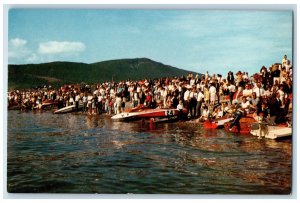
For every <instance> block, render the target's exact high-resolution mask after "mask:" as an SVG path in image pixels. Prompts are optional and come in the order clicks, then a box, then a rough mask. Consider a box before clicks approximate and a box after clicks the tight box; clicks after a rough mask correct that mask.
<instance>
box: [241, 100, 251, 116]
mask: <svg viewBox="0 0 300 203" xmlns="http://www.w3.org/2000/svg"><path fill="white" fill-rule="evenodd" d="M241 108H242V109H243V110H244V111H246V112H247V113H249V112H250V102H249V101H248V100H247V99H246V97H245V96H243V97H242V102H241Z"/></svg>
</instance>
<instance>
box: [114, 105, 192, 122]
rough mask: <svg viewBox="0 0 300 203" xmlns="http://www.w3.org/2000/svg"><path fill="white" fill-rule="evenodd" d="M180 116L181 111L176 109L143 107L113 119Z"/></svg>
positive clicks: (184, 111)
mask: <svg viewBox="0 0 300 203" xmlns="http://www.w3.org/2000/svg"><path fill="white" fill-rule="evenodd" d="M182 113H183V114H187V109H184V110H183V112H182ZM178 115H179V110H177V109H175V108H156V109H150V108H147V107H145V106H143V105H141V106H138V107H136V108H133V109H131V110H129V111H128V112H123V113H119V114H117V115H114V116H112V117H111V119H113V120H135V119H143V118H170V119H174V117H176V116H178Z"/></svg>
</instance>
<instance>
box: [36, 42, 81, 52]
mask: <svg viewBox="0 0 300 203" xmlns="http://www.w3.org/2000/svg"><path fill="white" fill-rule="evenodd" d="M84 50H85V45H84V44H83V43H82V42H69V41H63V42H58V41H49V42H44V43H40V44H39V48H38V53H40V54H61V53H65V54H76V53H78V52H82V51H84Z"/></svg>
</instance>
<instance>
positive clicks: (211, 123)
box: [203, 117, 233, 129]
mask: <svg viewBox="0 0 300 203" xmlns="http://www.w3.org/2000/svg"><path fill="white" fill-rule="evenodd" d="M231 120H233V118H232V117H230V118H227V117H221V118H217V119H215V120H207V121H204V123H203V127H204V128H205V129H216V128H222V127H224V124H225V123H227V122H229V121H231Z"/></svg>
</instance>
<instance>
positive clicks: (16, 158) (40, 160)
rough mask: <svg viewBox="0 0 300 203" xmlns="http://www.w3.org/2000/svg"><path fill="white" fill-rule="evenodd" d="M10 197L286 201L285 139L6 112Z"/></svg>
mask: <svg viewBox="0 0 300 203" xmlns="http://www.w3.org/2000/svg"><path fill="white" fill-rule="evenodd" d="M7 141H8V144H7V150H8V152H7V154H8V157H7V165H8V166H7V180H8V182H7V189H8V192H13V193H36V192H37V193H101V194H127V193H133V194H157V193H158V194H289V193H290V192H291V179H292V161H291V156H292V154H291V152H292V149H291V148H292V143H291V139H287V140H281V141H274V140H265V139H261V140H259V139H257V138H256V137H253V136H251V135H238V134H230V133H226V132H225V131H224V130H205V129H203V128H202V127H201V125H195V124H188V123H163V124H162V123H161V124H153V125H150V124H149V123H147V122H146V123H143V122H132V123H122V122H112V121H111V120H110V119H109V117H107V116H105V115H102V116H86V115H83V114H64V115H56V114H52V113H51V112H43V113H32V112H28V113H20V112H19V111H9V112H8V134H7Z"/></svg>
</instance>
